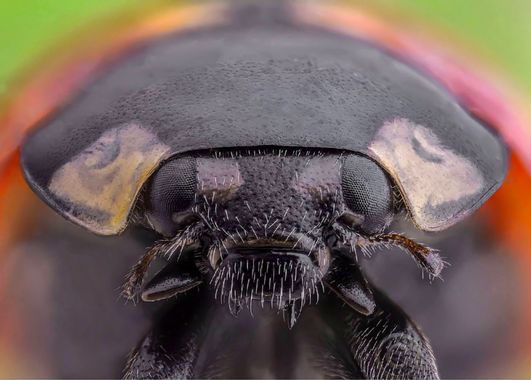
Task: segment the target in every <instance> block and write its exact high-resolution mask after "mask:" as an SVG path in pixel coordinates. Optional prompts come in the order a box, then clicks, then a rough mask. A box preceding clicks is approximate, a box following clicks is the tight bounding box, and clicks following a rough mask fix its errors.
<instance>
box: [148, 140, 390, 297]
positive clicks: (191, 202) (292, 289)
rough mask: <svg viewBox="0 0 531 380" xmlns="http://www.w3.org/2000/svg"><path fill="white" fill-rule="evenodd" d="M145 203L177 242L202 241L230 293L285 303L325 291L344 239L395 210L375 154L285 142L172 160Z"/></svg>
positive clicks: (215, 277) (215, 275)
mask: <svg viewBox="0 0 531 380" xmlns="http://www.w3.org/2000/svg"><path fill="white" fill-rule="evenodd" d="M141 204H142V205H143V207H141V208H143V210H141V213H142V219H143V224H144V225H147V226H149V227H150V228H152V229H154V230H155V231H157V232H158V233H159V234H161V235H163V236H165V237H167V238H168V239H174V238H175V237H176V236H177V237H178V239H180V240H179V242H180V243H179V244H174V245H173V246H172V245H170V247H172V249H174V250H176V249H177V248H178V249H185V248H186V247H187V246H189V245H194V246H200V247H201V249H200V251H201V254H200V255H199V256H200V257H202V258H203V259H204V260H203V263H204V264H205V265H204V267H203V270H204V271H206V272H208V273H209V275H210V276H211V281H210V283H211V284H213V285H214V287H215V288H216V294H217V295H218V296H219V297H220V298H221V300H222V301H229V304H231V303H234V302H236V303H241V302H249V301H250V300H251V299H259V300H261V301H262V302H263V301H264V300H266V299H267V300H269V301H271V302H272V303H275V304H277V305H278V306H279V307H280V306H282V305H284V304H285V303H286V302H289V301H290V300H295V299H300V300H302V302H303V303H305V302H312V301H315V300H317V298H318V293H319V289H320V287H321V286H322V285H321V284H322V282H321V281H322V280H323V278H324V277H325V276H326V274H327V273H328V270H329V267H330V264H331V255H332V251H333V250H335V249H337V244H338V241H343V242H344V241H345V236H346V235H348V234H349V233H348V231H350V232H351V234H350V235H349V238H352V234H356V233H360V234H371V233H374V232H379V231H381V230H382V229H383V228H385V226H386V225H387V224H388V223H389V222H390V220H391V217H392V211H393V202H392V191H391V187H390V183H389V181H388V180H387V177H386V175H385V174H384V172H383V171H382V169H380V168H379V167H378V165H376V164H375V163H374V162H373V161H371V160H370V159H368V158H366V157H364V156H360V155H354V154H344V153H342V152H337V151H316V150H300V149H278V148H275V149H273V148H270V149H267V148H265V149H264V148H261V149H249V150H237V151H235V150H225V151H215V152H213V153H212V152H208V153H204V154H202V153H197V154H194V155H187V156H179V157H176V158H173V159H170V160H168V161H166V162H165V163H164V164H163V165H162V166H161V167H160V168H159V170H158V171H157V172H156V173H155V174H154V175H153V177H152V179H151V180H150V181H149V183H148V184H147V186H146V189H145V192H144V194H143V197H142V202H141ZM354 231H356V232H354ZM182 236H185V237H186V238H185V240H186V243H182ZM338 237H339V239H338ZM181 243H182V244H181ZM173 253H174V252H170V255H171V254H173Z"/></svg>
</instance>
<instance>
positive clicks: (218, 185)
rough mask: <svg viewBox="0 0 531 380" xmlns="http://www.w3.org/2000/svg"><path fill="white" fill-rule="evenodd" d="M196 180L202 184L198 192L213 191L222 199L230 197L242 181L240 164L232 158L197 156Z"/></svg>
mask: <svg viewBox="0 0 531 380" xmlns="http://www.w3.org/2000/svg"><path fill="white" fill-rule="evenodd" d="M197 180H198V182H199V183H201V184H202V186H201V188H200V189H199V193H200V194H202V195H212V194H214V193H215V194H216V197H218V196H219V197H220V200H223V201H226V200H228V199H230V198H231V197H232V196H233V195H234V194H235V193H236V192H237V191H238V189H239V188H240V187H241V186H242V185H243V183H244V181H243V178H242V176H241V173H240V165H239V164H238V162H236V160H234V159H215V158H214V159H213V158H198V159H197Z"/></svg>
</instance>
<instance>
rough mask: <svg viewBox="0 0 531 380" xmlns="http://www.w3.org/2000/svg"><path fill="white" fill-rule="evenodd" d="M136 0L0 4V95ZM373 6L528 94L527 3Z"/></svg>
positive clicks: (458, 0)
mask: <svg viewBox="0 0 531 380" xmlns="http://www.w3.org/2000/svg"><path fill="white" fill-rule="evenodd" d="M140 1H141V0H17V1H13V0H0V93H2V92H3V91H5V90H6V88H7V86H8V84H9V82H10V81H11V80H12V78H14V77H16V76H17V73H19V72H20V71H21V70H23V68H24V67H26V66H28V65H29V64H31V63H32V62H34V61H35V60H36V59H37V58H38V57H41V56H42V54H44V53H45V52H46V50H47V49H48V48H49V47H50V46H53V44H54V43H56V42H57V41H58V40H60V39H61V37H62V36H65V35H68V34H69V33H71V32H74V31H75V30H76V29H78V28H79V26H80V25H86V24H88V23H90V22H91V21H92V20H95V19H98V18H99V17H101V16H104V15H109V14H112V13H113V12H119V11H120V10H121V9H123V8H124V7H134V6H135V5H137V4H138V3H139V2H140ZM353 2H354V1H353ZM374 5H376V6H383V7H384V8H387V9H389V10H391V11H397V12H403V13H405V14H407V15H411V16H413V17H418V18H420V19H421V20H422V21H423V22H424V23H426V24H435V25H436V27H437V28H439V29H440V30H441V31H442V32H443V33H445V34H447V35H448V36H449V38H458V39H461V40H462V41H464V42H465V43H467V44H469V45H470V46H474V50H475V51H476V52H478V53H480V55H481V56H482V57H483V59H486V60H489V61H490V62H494V63H495V65H496V66H499V67H500V68H502V70H503V71H506V72H507V75H508V76H510V77H512V78H513V79H514V81H515V82H516V83H517V84H518V85H519V86H520V87H521V88H522V89H524V90H525V91H526V92H527V93H531V38H530V37H531V1H530V0H429V1H427V0H372V1H371V6H374Z"/></svg>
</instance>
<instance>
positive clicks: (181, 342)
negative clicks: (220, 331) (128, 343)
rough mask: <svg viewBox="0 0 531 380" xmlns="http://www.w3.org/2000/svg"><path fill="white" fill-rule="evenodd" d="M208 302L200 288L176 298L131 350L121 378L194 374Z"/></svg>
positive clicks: (206, 318) (158, 377)
mask: <svg viewBox="0 0 531 380" xmlns="http://www.w3.org/2000/svg"><path fill="white" fill-rule="evenodd" d="M201 300H203V301H204V302H202V301H201ZM209 302H210V299H209V298H208V297H207V296H206V295H205V294H204V291H202V292H200V293H199V294H188V295H187V296H184V297H181V298H179V299H178V301H177V302H175V304H174V305H173V306H172V308H171V309H170V310H169V311H167V312H165V313H163V315H162V318H161V319H160V320H159V321H157V322H156V323H155V325H154V327H153V329H152V330H151V331H150V332H149V333H148V334H147V336H146V337H145V338H144V339H143V341H142V342H141V343H140V345H139V346H138V347H137V348H136V349H135V350H134V351H133V352H132V354H131V355H130V358H129V360H128V362H127V365H126V368H125V370H124V378H126V379H191V378H194V377H197V374H195V373H194V372H195V371H194V370H195V366H196V364H197V360H198V357H199V354H200V352H201V348H202V342H203V338H204V333H205V331H206V328H207V326H208V322H209V320H210V319H209V315H210V313H209V310H210V309H209Z"/></svg>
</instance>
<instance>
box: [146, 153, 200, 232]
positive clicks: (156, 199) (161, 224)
mask: <svg viewBox="0 0 531 380" xmlns="http://www.w3.org/2000/svg"><path fill="white" fill-rule="evenodd" d="M196 190H197V175H196V160H195V158H191V157H181V158H176V159H174V160H171V161H168V162H166V163H165V164H164V165H163V166H161V168H160V169H159V170H158V171H157V172H156V173H155V174H154V175H153V176H152V177H151V180H150V182H149V184H148V188H147V192H146V196H145V198H144V202H145V210H146V211H145V212H146V217H147V219H148V220H149V222H150V224H151V225H152V226H153V228H154V229H155V230H156V231H157V232H159V233H161V234H162V235H164V236H171V235H172V234H174V233H175V232H176V231H177V230H178V229H180V228H182V227H183V226H185V225H187V224H189V223H190V221H191V219H193V216H192V212H191V207H192V205H193V203H194V199H195V193H196Z"/></svg>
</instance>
